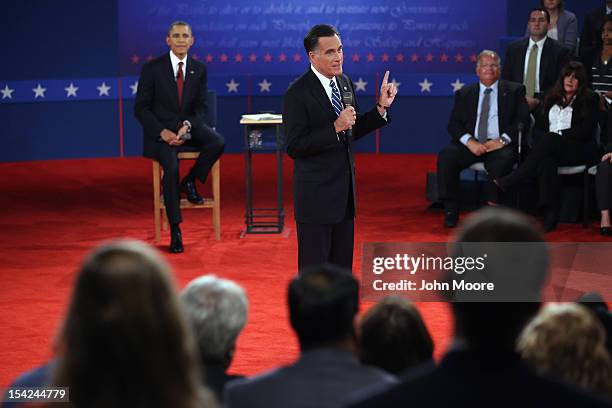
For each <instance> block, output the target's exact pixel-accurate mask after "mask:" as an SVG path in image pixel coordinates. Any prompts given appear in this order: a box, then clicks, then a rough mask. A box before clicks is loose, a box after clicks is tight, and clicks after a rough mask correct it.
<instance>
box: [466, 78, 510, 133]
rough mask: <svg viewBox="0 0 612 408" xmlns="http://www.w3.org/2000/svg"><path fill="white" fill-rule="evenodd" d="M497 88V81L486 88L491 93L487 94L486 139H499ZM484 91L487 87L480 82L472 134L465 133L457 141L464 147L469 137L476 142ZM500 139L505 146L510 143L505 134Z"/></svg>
mask: <svg viewBox="0 0 612 408" xmlns="http://www.w3.org/2000/svg"><path fill="white" fill-rule="evenodd" d="M498 87H499V81H496V82H495V83H494V84H492V85H491V86H489V87H488V88H491V93H490V94H489V118H488V121H487V139H497V138H498V137H500V135H499V114H498V110H497V96H498ZM486 89H487V87H486V86H485V85H483V84H482V82H481V83H480V91H479V94H478V111H477V112H476V126H475V128H474V131H473V132H472V134H470V133H466V134H465V135H463V136H461V138H460V139H459V141H460V142H461V143H463V144H464V145H467V142H468V140H470V138H471V137H474V138H475V139H476V140H478V135H477V134H476V132H477V131H478V125H479V124H480V112H482V102H483V100H484V95H485V90H486ZM501 137H502V138H503V139H504V141H505V142H506V144H510V143H511V142H512V139H510V136H508V135H507V134H505V133H504V134H503V135H501Z"/></svg>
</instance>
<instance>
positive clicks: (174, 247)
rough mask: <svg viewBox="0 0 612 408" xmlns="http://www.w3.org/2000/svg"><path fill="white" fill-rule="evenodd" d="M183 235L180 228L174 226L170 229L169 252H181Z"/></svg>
mask: <svg viewBox="0 0 612 408" xmlns="http://www.w3.org/2000/svg"><path fill="white" fill-rule="evenodd" d="M183 249H184V248H183V236H182V235H181V229H180V228H179V227H178V226H176V227H172V228H171V230H170V252H172V253H173V254H180V253H181V252H183Z"/></svg>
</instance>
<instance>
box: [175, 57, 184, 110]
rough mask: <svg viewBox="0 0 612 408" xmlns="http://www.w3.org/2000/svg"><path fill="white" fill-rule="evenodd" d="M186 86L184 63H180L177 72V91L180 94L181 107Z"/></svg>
mask: <svg viewBox="0 0 612 408" xmlns="http://www.w3.org/2000/svg"><path fill="white" fill-rule="evenodd" d="M184 84H185V77H184V76H183V62H182V61H181V62H179V63H178V70H177V72H176V90H177V92H178V103H179V106H180V105H181V102H183V85H184Z"/></svg>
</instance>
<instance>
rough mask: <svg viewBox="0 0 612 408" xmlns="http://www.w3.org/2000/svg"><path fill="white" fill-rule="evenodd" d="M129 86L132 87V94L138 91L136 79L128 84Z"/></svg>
mask: <svg viewBox="0 0 612 408" xmlns="http://www.w3.org/2000/svg"><path fill="white" fill-rule="evenodd" d="M130 88H132V95H136V92H137V91H138V81H136V82H134V83H133V84H132V85H130Z"/></svg>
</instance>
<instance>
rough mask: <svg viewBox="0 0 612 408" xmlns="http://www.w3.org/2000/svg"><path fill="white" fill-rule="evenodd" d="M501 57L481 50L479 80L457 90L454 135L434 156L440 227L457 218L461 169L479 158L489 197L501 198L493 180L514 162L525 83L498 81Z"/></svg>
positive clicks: (449, 225)
mask: <svg viewBox="0 0 612 408" xmlns="http://www.w3.org/2000/svg"><path fill="white" fill-rule="evenodd" d="M500 72H501V67H500V62H499V55H497V53H495V52H494V51H489V50H484V51H482V52H481V53H480V54H479V55H478V62H477V65H476V74H478V77H479V78H480V82H479V83H478V84H473V85H470V86H467V87H465V88H463V89H461V90H459V91H457V93H456V94H455V105H454V106H453V111H452V113H451V117H450V120H449V122H448V132H449V133H450V135H451V138H452V139H453V141H452V143H451V144H450V145H449V146H447V147H445V148H444V149H443V150H442V151H441V152H440V154H439V155H438V195H439V197H440V199H441V200H442V202H443V203H444V212H445V214H444V226H445V227H447V228H453V227H455V226H456V225H457V222H458V221H459V204H458V195H459V173H460V172H461V170H463V169H465V168H467V167H469V166H470V165H472V164H474V163H476V162H483V161H484V165H485V168H486V170H487V172H488V173H489V180H490V181H489V183H488V184H487V200H488V201H489V202H490V203H498V202H499V201H500V197H499V191H498V189H497V187H496V186H495V185H494V184H493V182H492V180H494V179H495V177H496V174H500V175H506V174H508V173H509V172H510V171H511V170H512V165H513V164H514V162H515V161H516V154H517V145H518V129H519V123H523V124H524V123H525V122H526V120H527V116H528V108H527V103H526V101H525V87H524V86H522V85H520V84H517V83H514V82H508V81H504V80H499V76H500Z"/></svg>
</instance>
